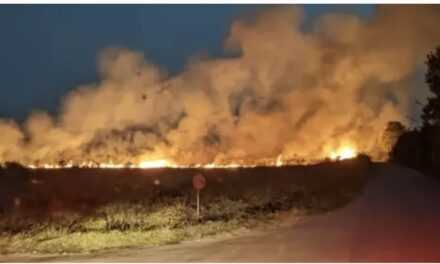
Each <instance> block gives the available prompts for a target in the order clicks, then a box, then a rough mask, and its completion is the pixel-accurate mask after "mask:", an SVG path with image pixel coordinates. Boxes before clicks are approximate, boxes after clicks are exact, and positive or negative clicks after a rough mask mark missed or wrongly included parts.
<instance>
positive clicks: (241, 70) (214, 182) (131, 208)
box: [0, 6, 440, 253]
mask: <svg viewBox="0 0 440 264" xmlns="http://www.w3.org/2000/svg"><path fill="white" fill-rule="evenodd" d="M439 13H440V9H439V7H438V6H378V7H377V8H376V10H375V14H374V15H372V16H371V17H369V18H368V19H365V18H361V17H358V16H356V15H350V14H342V13H329V14H326V15H323V16H321V17H319V18H317V19H316V20H314V21H313V23H305V21H306V20H305V17H304V16H305V13H304V12H303V10H302V9H301V8H300V7H298V6H281V7H276V8H266V9H261V10H260V11H258V12H256V13H255V14H248V15H245V16H242V17H239V18H237V19H235V21H234V22H233V23H232V24H231V25H230V29H229V31H228V34H227V36H226V37H225V39H224V53H223V54H222V55H221V56H219V57H216V58H213V57H209V56H195V57H193V58H191V59H190V60H188V63H187V64H186V66H185V68H184V69H183V70H182V71H180V72H178V73H174V74H170V73H168V72H167V70H166V69H164V68H162V67H160V66H159V65H155V64H153V63H152V62H151V61H150V60H149V59H148V58H146V57H145V56H144V54H143V53H142V52H139V51H135V50H130V49H127V48H119V47H111V48H108V49H105V50H103V51H102V52H101V53H100V54H99V56H98V59H97V71H98V72H99V76H98V80H97V81H96V82H94V83H89V84H84V85H81V86H79V87H76V88H75V89H72V90H71V91H70V92H69V93H68V94H66V95H65V96H64V97H63V99H62V102H61V103H60V105H59V109H58V111H57V112H56V113H55V114H49V113H48V112H45V111H42V110H35V111H33V112H32V113H31V114H30V115H29V116H28V117H27V118H26V119H25V120H24V121H23V122H21V123H18V122H16V121H14V120H11V119H5V118H3V119H0V131H1V133H2V136H1V137H0V165H1V167H0V182H1V185H0V202H1V210H2V215H3V216H4V217H3V218H2V219H1V220H0V234H1V236H0V251H1V252H3V253H17V252H34V251H35V252H43V253H47V252H49V253H60V252H89V251H94V250H99V249H104V248H114V247H123V246H133V245H157V244H165V243H173V242H178V241H181V240H184V239H194V238H199V237H204V236H207V235H212V234H218V233H222V232H229V231H231V230H237V229H238V228H240V227H251V226H256V225H257V224H261V223H262V222H265V221H269V220H274V219H276V218H277V217H278V216H279V214H281V213H282V212H292V211H296V212H297V213H298V212H300V214H302V215H305V214H307V213H310V212H323V211H328V210H331V209H334V208H337V207H340V206H343V205H344V204H346V203H347V202H348V201H350V200H351V199H353V198H354V197H355V195H356V194H357V193H359V192H360V190H361V189H362V185H363V184H364V182H365V181H366V171H368V170H370V169H372V168H374V164H373V165H371V164H370V158H371V160H373V161H384V160H386V159H387V158H388V152H389V150H390V149H389V144H388V143H387V142H385V141H386V140H384V138H385V137H384V135H383V131H384V129H385V127H386V125H387V123H388V122H389V121H396V122H395V123H397V122H400V123H402V124H404V125H406V126H411V125H414V124H413V123H411V122H410V121H409V120H408V119H409V118H408V117H411V116H413V115H414V114H415V113H417V111H418V110H419V109H417V107H416V104H415V101H416V100H417V99H419V100H424V99H425V98H426V96H427V94H428V89H427V88H426V87H425V86H424V85H422V84H420V73H421V72H422V70H423V67H422V65H423V59H424V58H425V55H426V54H427V53H428V51H429V50H431V49H432V48H433V47H435V45H437V44H438V43H440V27H439V26H438V25H440V16H439V15H438V14H439ZM400 29H404V30H400ZM400 123H398V124H400ZM398 127H403V125H401V126H398ZM197 174H202V175H203V176H204V177H206V180H207V184H208V187H207V188H206V190H203V191H202V193H201V197H202V198H201V199H202V203H203V204H202V216H201V218H200V219H198V218H195V217H194V215H195V209H194V207H195V205H194V203H195V201H194V190H193V189H192V186H191V179H192V177H193V176H194V175H197Z"/></svg>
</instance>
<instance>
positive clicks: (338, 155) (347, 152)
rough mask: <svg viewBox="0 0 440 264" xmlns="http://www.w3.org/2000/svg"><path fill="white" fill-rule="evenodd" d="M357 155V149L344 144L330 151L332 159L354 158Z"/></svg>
mask: <svg viewBox="0 0 440 264" xmlns="http://www.w3.org/2000/svg"><path fill="white" fill-rule="evenodd" d="M356 156H357V151H356V149H355V148H354V147H352V146H343V147H341V148H339V149H337V150H334V151H332V152H330V159H332V160H345V159H352V158H354V157H356Z"/></svg>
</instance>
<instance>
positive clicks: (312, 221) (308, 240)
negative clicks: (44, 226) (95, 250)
mask: <svg viewBox="0 0 440 264" xmlns="http://www.w3.org/2000/svg"><path fill="white" fill-rule="evenodd" d="M371 173H372V176H373V177H372V178H371V180H370V181H369V183H368V184H367V185H366V187H365V189H364V191H363V193H362V194H361V195H360V196H359V197H358V198H357V199H356V200H354V201H353V202H351V203H350V204H349V205H348V206H346V207H344V208H341V209H339V210H336V211H334V212H331V213H328V214H325V215H319V216H312V217H310V218H308V219H307V220H306V221H302V222H301V223H297V221H291V222H289V220H286V222H285V223H283V225H282V226H281V227H279V228H276V229H273V230H270V231H265V232H254V233H252V232H251V233H250V234H248V235H244V236H240V237H233V238H228V239H220V240H202V241H192V242H185V243H181V244H177V245H168V246H161V247H149V248H137V249H123V250H113V251H109V252H103V253H99V254H96V255H84V256H64V257H63V256H61V257H27V256H10V257H4V258H3V261H21V262H26V261H45V262H50V261H58V262H60V261H63V262H66V261H68V262H82V261H87V262H104V261H105V262H113V261H115V262H126V261H127V262H149V261H152V262H266V261H270V262H295V261H302V262H307V261H318V262H319V261H332V262H347V261H393V262H395V261H397V262H403V261H440V210H439V209H440V182H439V181H437V180H434V179H431V178H428V177H425V176H422V175H420V174H419V173H417V172H415V171H413V170H410V169H405V168H400V167H397V166H393V165H386V164H376V165H374V167H373V168H372V169H371Z"/></svg>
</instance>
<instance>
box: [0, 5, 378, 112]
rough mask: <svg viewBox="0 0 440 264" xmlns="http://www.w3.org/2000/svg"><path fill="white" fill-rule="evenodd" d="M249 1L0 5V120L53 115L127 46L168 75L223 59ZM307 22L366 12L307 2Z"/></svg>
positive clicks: (364, 8) (366, 13)
mask: <svg viewBox="0 0 440 264" xmlns="http://www.w3.org/2000/svg"><path fill="white" fill-rule="evenodd" d="M264 7H265V6H252V5H204V6H203V5H99V6H98V5H1V6H0V33H1V37H0V89H1V96H0V118H14V119H16V120H18V121H22V120H23V119H25V118H26V116H27V115H28V114H29V113H30V112H31V111H32V110H35V109H42V110H47V111H49V112H50V113H56V111H57V109H58V108H59V105H60V99H61V98H62V97H63V95H65V94H66V93H67V92H68V91H69V90H71V89H73V88H75V87H77V86H78V85H80V84H84V83H89V82H95V81H97V72H96V57H97V54H98V53H99V51H101V50H102V49H104V48H107V47H112V46H117V47H127V48H130V49H135V50H138V51H142V52H144V54H145V55H146V57H147V58H148V60H150V61H152V62H154V63H155V64H158V65H160V66H162V67H164V68H165V69H167V70H168V71H169V72H171V73H177V72H179V71H181V70H182V69H183V67H184V65H185V63H186V61H187V60H188V58H189V57H191V56H194V55H197V54H208V55H209V56H212V57H217V56H222V53H223V48H222V45H223V39H224V37H225V35H226V34H227V33H228V28H229V25H230V24H231V22H232V21H233V20H234V18H236V17H239V16H240V15H241V14H243V13H247V12H251V11H252V10H256V9H258V8H264ZM305 11H306V16H307V21H306V25H305V26H306V27H307V24H310V22H311V21H313V19H314V18H316V17H317V16H319V15H321V14H323V13H326V12H333V11H341V12H352V13H353V12H354V13H357V14H360V15H361V16H364V17H368V16H370V15H371V14H372V13H374V7H373V6H369V5H355V6H346V5H333V6H328V5H308V6H306V7H305Z"/></svg>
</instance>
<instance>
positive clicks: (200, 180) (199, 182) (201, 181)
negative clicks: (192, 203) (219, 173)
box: [192, 173, 206, 219]
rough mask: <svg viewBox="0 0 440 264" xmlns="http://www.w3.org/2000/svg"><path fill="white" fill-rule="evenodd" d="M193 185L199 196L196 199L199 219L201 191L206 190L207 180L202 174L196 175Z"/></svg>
mask: <svg viewBox="0 0 440 264" xmlns="http://www.w3.org/2000/svg"><path fill="white" fill-rule="evenodd" d="M192 183H193V187H194V189H196V190H197V194H196V195H197V196H196V199H197V219H199V218H200V190H201V189H203V188H205V186H206V179H205V177H203V175H202V174H200V173H199V174H196V175H194V177H193V180H192Z"/></svg>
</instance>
